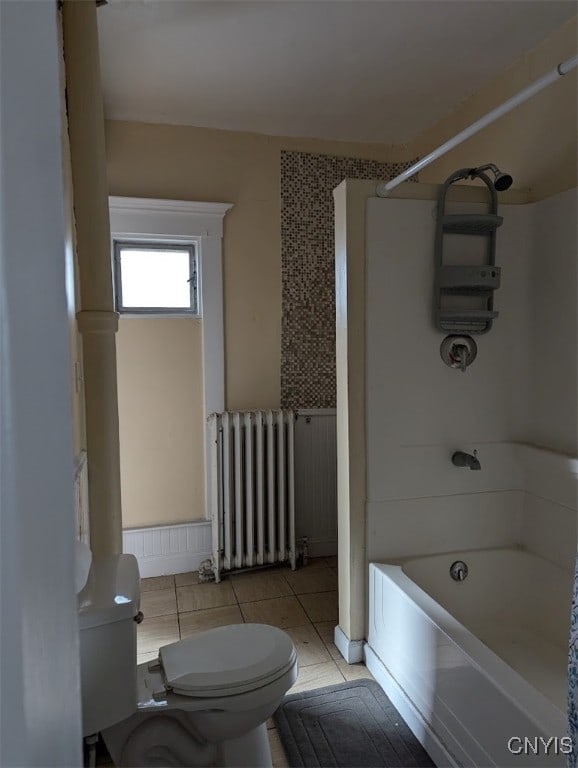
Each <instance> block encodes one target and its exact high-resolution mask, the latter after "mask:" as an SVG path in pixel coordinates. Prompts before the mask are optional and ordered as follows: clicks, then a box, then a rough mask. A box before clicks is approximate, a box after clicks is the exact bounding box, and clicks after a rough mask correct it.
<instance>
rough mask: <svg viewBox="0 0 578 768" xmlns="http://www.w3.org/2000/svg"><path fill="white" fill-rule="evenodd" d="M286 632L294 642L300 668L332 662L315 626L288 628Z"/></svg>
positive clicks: (306, 625)
mask: <svg viewBox="0 0 578 768" xmlns="http://www.w3.org/2000/svg"><path fill="white" fill-rule="evenodd" d="M285 632H287V634H288V635H289V636H290V638H291V640H293V644H294V646H295V649H296V651H297V656H298V659H299V667H308V666H309V665H310V664H322V663H323V662H325V661H331V656H330V655H329V652H328V651H327V648H326V647H325V644H324V643H323V640H322V639H321V638H320V637H319V635H318V634H317V631H316V630H315V627H314V626H313V624H305V625H304V626H302V627H287V628H286V629H285Z"/></svg>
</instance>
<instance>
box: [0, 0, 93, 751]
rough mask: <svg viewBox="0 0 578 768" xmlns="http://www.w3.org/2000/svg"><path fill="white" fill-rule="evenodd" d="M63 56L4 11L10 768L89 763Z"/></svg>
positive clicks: (1, 214) (4, 615) (4, 575)
mask: <svg viewBox="0 0 578 768" xmlns="http://www.w3.org/2000/svg"><path fill="white" fill-rule="evenodd" d="M60 50H61V45H60V40H59V33H58V25H57V9H56V3H47V2H44V0H29V2H26V3H10V2H9V3H4V2H3V3H0V69H1V71H2V89H1V90H0V183H1V195H0V227H1V229H0V328H1V331H2V333H1V336H0V347H1V350H0V352H1V356H0V359H1V361H2V368H1V377H0V490H1V496H0V574H1V579H0V580H1V586H2V591H1V603H0V609H1V610H0V621H1V637H2V643H1V645H0V679H1V680H2V685H1V687H0V736H1V738H0V764H1V765H3V766H47V765H52V766H77V765H80V764H81V749H80V748H81V725H80V715H81V712H80V676H79V655H78V630H77V611H76V595H75V593H74V549H73V542H74V511H73V493H72V477H73V449H72V415H71V393H70V380H69V376H70V351H69V336H68V330H69V326H68V318H67V295H66V281H65V274H66V272H67V271H68V272H69V273H70V270H71V267H72V265H71V264H70V263H68V264H67V263H66V248H65V212H64V202H63V201H64V189H63V160H62V146H61V143H62V132H63V125H62V114H61V109H62V105H63V99H62V91H61V84H62V81H61V72H60V69H59V65H60ZM68 255H69V256H70V251H69V253H68ZM71 298H72V297H71Z"/></svg>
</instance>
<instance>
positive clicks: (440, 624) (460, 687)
mask: <svg viewBox="0 0 578 768" xmlns="http://www.w3.org/2000/svg"><path fill="white" fill-rule="evenodd" d="M456 560H463V561H464V562H465V563H466V564H467V566H468V568H469V574H468V577H467V578H466V579H465V580H464V581H462V582H457V581H454V580H453V579H452V578H451V577H450V575H449V570H450V566H451V564H452V563H453V562H454V561H456ZM571 587H572V574H570V573H567V572H565V571H562V570H561V569H559V568H557V567H556V566H555V565H552V564H551V563H549V562H547V561H545V560H543V559H542V558H539V557H536V556H534V555H531V554H529V553H526V552H522V551H518V550H485V551H469V552H454V553H450V554H446V555H434V556H431V557H422V558H416V559H413V560H408V561H406V562H405V563H403V564H402V565H401V566H399V565H381V564H371V565H370V566H369V595H370V597H369V635H368V645H367V646H366V662H367V665H368V667H369V668H370V669H371V671H372V672H373V674H374V675H375V676H376V677H377V679H378V680H379V681H380V682H381V683H382V685H383V687H384V688H385V689H386V692H387V693H388V694H390V696H391V698H393V700H394V703H395V704H396V705H398V708H400V707H401V709H402V710H403V711H402V714H404V716H405V717H406V719H408V721H409V723H410V726H411V727H412V728H413V729H414V731H415V732H416V734H417V735H418V737H419V738H420V739H421V740H422V742H423V743H424V744H425V746H426V748H428V749H429V751H430V754H431V755H432V757H433V759H434V760H435V761H436V762H438V764H440V760H441V761H442V762H444V761H445V762H446V763H450V764H452V763H453V764H457V765H472V766H510V765H512V766H518V768H523V766H526V765H528V766H529V765H532V766H550V765H565V763H566V757H565V754H564V750H565V749H567V747H568V745H567V743H564V742H563V741H560V740H555V741H552V742H550V745H549V748H548V749H547V748H546V745H545V744H544V742H543V741H540V737H542V738H545V739H548V738H549V737H558V739H561V737H563V736H565V734H566V663H567V646H568V632H569V615H570V595H571ZM525 737H528V738H529V739H531V741H530V742H524V741H523V739H524V738H525ZM512 738H513V739H514V741H512V742H510V745H511V748H512V749H513V750H514V752H516V751H518V750H519V749H522V750H523V754H518V755H516V754H513V753H512V752H511V751H510V750H509V749H508V741H509V740H510V739H512ZM517 739H521V740H522V741H518V740H517ZM524 745H525V746H524ZM534 750H535V751H536V752H537V754H534Z"/></svg>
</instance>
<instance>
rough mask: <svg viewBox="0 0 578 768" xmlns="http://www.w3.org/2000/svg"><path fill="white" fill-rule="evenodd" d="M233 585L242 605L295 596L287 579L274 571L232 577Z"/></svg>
mask: <svg viewBox="0 0 578 768" xmlns="http://www.w3.org/2000/svg"><path fill="white" fill-rule="evenodd" d="M289 573H291V572H289ZM231 583H232V585H233V589H234V591H235V594H236V596H237V600H238V601H239V602H240V603H254V602H256V601H257V600H269V599H271V598H274V597H285V596H286V595H292V594H293V593H292V591H291V587H290V586H289V584H287V582H286V581H285V578H284V577H283V576H282V575H281V574H280V573H276V572H274V571H262V572H261V573H243V574H239V575H238V576H231Z"/></svg>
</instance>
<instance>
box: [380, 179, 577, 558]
mask: <svg viewBox="0 0 578 768" xmlns="http://www.w3.org/2000/svg"><path fill="white" fill-rule="evenodd" d="M577 202H578V201H577V197H576V190H570V191H569V192H564V193H561V194H559V195H556V196H555V197H553V198H549V199H547V200H544V201H541V202H538V203H533V204H530V205H500V214H501V215H502V216H503V217H504V224H503V226H502V227H501V228H500V230H499V233H498V238H497V254H496V263H497V264H499V265H500V266H501V267H502V285H501V287H500V290H499V291H497V292H496V309H498V310H499V312H500V315H499V317H498V319H497V321H496V324H495V327H494V328H493V329H492V332H491V333H489V334H487V335H484V336H478V337H477V342H478V357H477V359H476V361H475V362H474V363H473V364H472V366H471V367H470V368H469V369H468V370H467V372H466V373H461V372H460V371H457V370H453V369H451V368H448V367H447V366H445V365H444V364H443V362H442V361H441V359H440V354H439V347H440V342H441V340H442V339H443V334H442V333H440V332H439V331H437V330H436V329H435V328H434V326H433V322H432V311H431V306H432V285H433V236H434V227H435V213H434V209H435V202H433V201H431V200H394V199H389V200H378V199H375V198H371V199H369V200H368V201H367V229H366V236H367V250H366V268H367V275H366V278H367V296H366V300H367V326H366V334H367V337H366V391H367V402H366V407H367V414H366V424H367V433H366V438H367V456H366V459H367V542H368V552H367V554H368V559H369V560H370V561H378V562H379V561H382V562H383V561H387V560H390V559H391V558H403V557H408V556H413V555H417V554H429V553H436V552H437V553H439V552H447V551H451V550H460V549H471V548H480V547H500V546H509V545H519V544H522V545H523V546H526V547H527V548H528V549H530V550H532V551H534V552H536V553H537V554H539V555H541V556H543V557H546V558H548V559H551V560H553V561H555V562H558V563H559V564H560V565H562V566H563V567H565V568H567V569H570V568H571V567H572V563H573V555H574V552H575V549H576V507H577V504H576V490H577V480H578V478H577V476H576V474H575V472H576V470H575V469H574V466H575V462H573V461H572V459H571V458H570V459H569V458H568V455H570V456H573V455H576V452H577V443H576V429H577V405H576V391H577V389H578V384H577V381H576V378H577V377H576V371H577V339H576V308H577V301H576V299H577V289H576V285H577V283H576V279H577V275H576V225H575V217H576V205H577ZM470 207H471V204H470ZM455 212H460V211H459V210H455ZM456 247H458V248H459V249H460V252H461V253H460V255H459V259H458V254H456V262H455V263H463V260H464V258H468V257H469V256H471V257H472V261H471V262H470V263H475V260H476V258H477V256H475V255H472V254H469V253H468V251H469V249H466V248H465V247H464V241H463V240H459V237H456ZM521 444H524V445H521ZM532 446H543V448H545V449H546V450H543V449H541V448H538V447H532ZM475 448H477V449H478V452H479V454H478V455H479V459H480V462H481V465H482V470H481V472H472V471H470V470H468V469H459V468H456V467H454V466H453V465H452V463H451V460H450V457H451V454H452V452H453V451H455V450H465V451H468V452H470V453H471V452H472V451H473V449H475Z"/></svg>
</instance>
